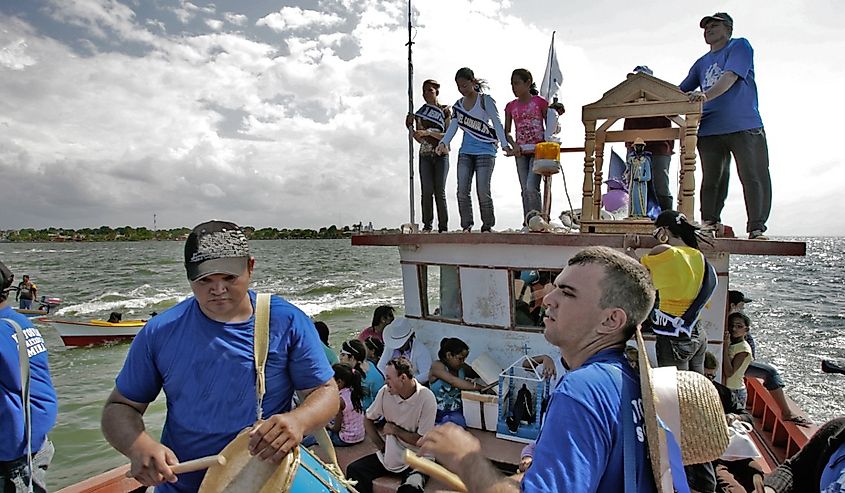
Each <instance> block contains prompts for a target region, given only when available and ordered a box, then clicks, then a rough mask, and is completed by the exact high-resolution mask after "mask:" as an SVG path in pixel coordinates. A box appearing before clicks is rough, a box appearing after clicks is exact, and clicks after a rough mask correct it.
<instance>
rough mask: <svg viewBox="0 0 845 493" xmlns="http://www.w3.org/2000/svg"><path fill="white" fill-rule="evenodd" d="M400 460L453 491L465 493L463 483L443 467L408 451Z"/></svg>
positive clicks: (465, 489) (406, 450)
mask: <svg viewBox="0 0 845 493" xmlns="http://www.w3.org/2000/svg"><path fill="white" fill-rule="evenodd" d="M402 459H403V460H404V461H405V464H408V465H409V466H411V467H412V468H414V469H416V470H417V471H420V472H422V473H424V474H428V475H429V476H432V477H435V478H437V479H439V480H440V481H442V482H444V483H446V485H447V486H449V487H450V488H452V489H454V490H455V491H461V492H466V491H467V487H466V485H465V484H464V482H463V481H461V478H459V477H458V475H457V474H455V473H453V472H452V471H450V470H448V469H446V468H445V467H443V466H441V465H440V464H438V463H436V462H434V461H433V460H430V459H426V458H425V457H420V456H419V455H417V454H415V453H414V452H412V451H410V450H408V449H405V455H404V456H403V457H402Z"/></svg>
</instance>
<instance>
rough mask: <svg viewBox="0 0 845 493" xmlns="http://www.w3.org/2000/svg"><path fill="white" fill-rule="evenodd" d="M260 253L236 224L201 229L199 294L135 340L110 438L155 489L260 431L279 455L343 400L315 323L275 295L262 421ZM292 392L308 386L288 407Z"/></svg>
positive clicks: (196, 242) (199, 475)
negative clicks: (256, 280)
mask: <svg viewBox="0 0 845 493" xmlns="http://www.w3.org/2000/svg"><path fill="white" fill-rule="evenodd" d="M254 267H255V259H254V258H253V257H252V256H250V254H249V245H248V243H247V239H246V236H244V233H243V231H242V230H241V229H240V228H239V227H238V226H237V225H235V224H233V223H227V222H221V221H210V222H206V223H203V224H200V225H198V226H197V227H195V228H194V230H193V231H192V232H191V234H190V235H189V236H188V240H187V241H186V243H185V268H186V270H187V273H188V279H189V280H190V281H191V290H192V291H193V293H194V296H192V297H189V298H188V299H186V300H185V301H183V302H181V303H179V304H178V305H176V306H174V307H172V308H170V309H168V310H167V311H165V312H164V313H162V314H160V315H157V316H156V317H154V318H153V319H151V320H150V321H149V322H148V323H147V325H146V326H145V327H144V328H143V329H141V331H140V332H139V333H138V335H137V336H136V338H135V340H134V341H133V342H132V346H131V347H130V348H129V353H128V354H127V356H126V362H125V363H124V366H123V369H122V370H121V371H120V374H118V376H117V379H116V380H115V388H114V390H113V391H112V394H111V396H110V397H109V398H108V401H107V402H106V405H105V408H104V409H103V417H102V428H103V434H104V435H105V437H106V440H108V442H109V443H110V444H111V445H112V446H113V447H114V448H116V449H117V450H118V451H119V452H121V453H122V454H124V455H126V456H127V457H129V458H130V459H131V461H132V466H131V469H130V473H131V475H132V476H133V477H134V478H135V479H137V480H138V481H139V482H140V483H141V484H143V485H145V486H153V485H158V488H157V491H163V492H190V491H197V489H198V488H199V485H200V483H201V482H202V479H203V477H204V474H205V472H204V471H200V472H196V473H187V474H180V475H179V477H178V478H177V477H176V475H175V474H174V473H173V471H172V470H171V468H170V466H172V465H174V464H177V463H178V462H180V461H181V462H184V461H188V460H191V459H196V458H198V457H203V456H207V455H213V454H217V453H219V452H220V451H221V450H222V449H223V448H224V447H225V446H226V444H227V443H229V441H231V440H232V439H233V438H234V437H235V436H236V435H237V434H238V433H239V432H240V431H241V430H243V429H244V428H247V427H252V431H251V433H250V435H251V437H250V441H249V451H250V453H251V454H253V455H257V456H258V457H259V458H260V459H262V460H266V461H272V462H274V463H280V462H281V460H282V459H283V458H284V457H285V456H286V455H287V453H288V452H289V451H290V450H291V449H292V448H294V447H296V446H298V445H299V443H300V442H301V441H302V437H303V435H305V434H307V433H308V432H309V431H311V430H314V429H316V428H317V427H320V426H324V425H325V424H326V423H327V422H328V421H329V420H330V419H331V418H332V417H333V416H335V414H337V410H338V407H339V398H338V389H337V385H336V384H335V382H334V378H333V377H334V372H333V371H332V369H331V366H329V364H328V361H327V360H326V357H325V354H324V353H323V349H322V344H321V343H320V339H319V338H318V336H317V331H316V330H315V329H314V325H313V323H312V322H311V320H310V319H309V318H308V316H307V315H305V314H304V313H303V312H302V311H301V310H299V309H298V308H296V307H295V306H293V305H291V304H290V303H288V302H287V301H285V300H283V299H281V298H279V297H277V296H273V297H272V298H271V302H270V333H269V349H268V355H267V363H266V366H265V377H266V395H265V396H264V399H263V405H262V410H263V413H262V415H263V416H264V417H265V418H264V419H262V420H260V421H257V422H256V411H257V406H258V397H257V393H256V367H255V360H254V353H253V344H254V330H255V313H254V312H255V309H254V307H255V298H256V296H255V293H254V292H252V291H250V290H249V289H248V288H249V282H250V279H251V277H252V273H253V269H254ZM161 390H164V394H165V396H166V398H167V417H166V419H165V423H164V430H163V431H162V434H161V443H159V442H157V441H156V440H155V439H154V438H152V437H151V436H150V435H149V434H148V433H147V432H146V431H145V428H144V420H143V416H144V412H145V411H146V409H147V406H148V405H149V403H150V402H152V401H153V400H155V399H156V397H157V396H158V394H159V392H160V391H161ZM294 391H300V392H302V393H303V394H304V398H303V399H302V400H301V402H300V404H299V406H298V407H297V408H296V409H294V410H291V399H292V397H293V393H294Z"/></svg>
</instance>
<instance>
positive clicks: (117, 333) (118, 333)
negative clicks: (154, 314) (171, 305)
mask: <svg viewBox="0 0 845 493" xmlns="http://www.w3.org/2000/svg"><path fill="white" fill-rule="evenodd" d="M38 320H39V321H40V322H45V323H49V324H50V325H52V326H53V328H54V329H56V331H57V332H58V333H59V336H60V337H61V338H62V342H63V343H64V344H65V346H92V345H96V344H105V343H109V342H117V341H131V340H132V339H133V338H134V337H135V335H136V334H138V331H139V330H141V327H143V326H144V324H145V323H147V321H146V320H124V321H121V322H108V321H106V320H90V321H88V322H81V321H76V320H60V319H54V318H40V319H38Z"/></svg>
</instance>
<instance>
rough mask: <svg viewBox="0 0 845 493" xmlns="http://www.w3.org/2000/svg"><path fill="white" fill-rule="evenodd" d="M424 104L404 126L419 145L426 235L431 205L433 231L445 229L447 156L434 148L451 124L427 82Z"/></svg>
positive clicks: (435, 86) (434, 84)
mask: <svg viewBox="0 0 845 493" xmlns="http://www.w3.org/2000/svg"><path fill="white" fill-rule="evenodd" d="M422 91H423V99H424V100H425V103H424V104H423V105H422V106H421V107H420V109H418V110H417V112H416V113H414V114H413V115H408V118H407V119H406V121H405V125H406V126H407V127H408V130H410V131H411V132H413V135H414V140H416V141H417V142H418V143H419V144H420V183H421V192H422V197H421V200H422V220H423V232H426V233H430V232H431V230H432V223H433V222H434V204H437V231H438V232H440V233H444V232H446V231H448V230H449V212H448V210H447V208H446V175H447V174H448V173H449V155H448V154H447V155H442V156H441V155H439V154H437V153H436V152H434V149H435V147H437V144H438V143H439V142H440V139H442V138H443V135H444V134H445V132H446V128H448V127H449V124H450V123H451V121H452V110H451V109H450V108H449V106H447V105H445V104H440V101H438V100H437V96H439V95H440V84H439V83H438V82H437V81H436V80H433V79H428V80H426V81H425V82H423V85H422Z"/></svg>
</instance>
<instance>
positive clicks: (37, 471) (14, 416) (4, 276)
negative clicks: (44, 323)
mask: <svg viewBox="0 0 845 493" xmlns="http://www.w3.org/2000/svg"><path fill="white" fill-rule="evenodd" d="M13 281H14V276H13V275H12V272H11V271H10V270H9V268H8V267H6V266H5V265H4V264H3V263H2V262H0V492H14V491H28V490H27V487H28V484H29V482H30V474H29V466H28V462H29V457H28V453H32V454H33V456H32V470H33V471H34V472H33V474H32V475H31V479H32V491H35V492H36V493H40V492H44V491H46V489H47V486H46V481H45V480H46V474H47V466H49V464H50V460H51V459H52V458H53V444H52V443H51V442H50V441H49V440H47V433H48V432H49V431H50V430H51V429H52V428H53V425H55V424H56V414H57V412H58V403H57V401H56V391H55V390H54V389H53V382H52V380H51V378H50V366H49V364H48V362H47V346H46V345H45V344H44V339H43V338H42V337H41V333H40V332H39V331H38V329H36V328H35V327H34V326H33V325H32V323H31V322H30V321H29V319H28V318H26V317H25V316H23V315H21V314H19V313H17V312H16V311H15V310H14V309H13V308H12V307H10V306H9V305H8V303H7V298H8V296H9V290H10V289H13V288H12V282H13ZM2 319H10V320H13V321H15V322H17V324H18V325H19V326H20V327H21V329H22V332H23V335H24V337H25V338H26V348H27V354H28V356H29V384H30V390H29V394H30V413H31V414H30V423H31V424H30V430H31V431H30V446H29V447H27V436H26V423H25V417H24V412H23V409H24V406H23V405H22V402H21V387H22V386H21V369H20V353H19V349H18V336H17V333H16V331H15V328H14V327H13V326H12V324H10V323H8V322H7V321H5V320H2Z"/></svg>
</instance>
